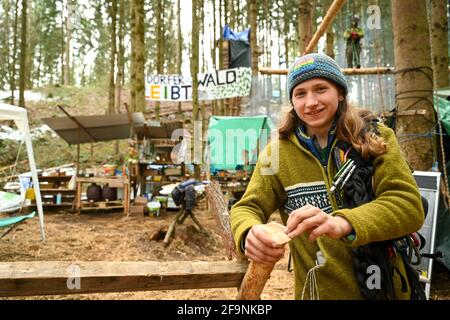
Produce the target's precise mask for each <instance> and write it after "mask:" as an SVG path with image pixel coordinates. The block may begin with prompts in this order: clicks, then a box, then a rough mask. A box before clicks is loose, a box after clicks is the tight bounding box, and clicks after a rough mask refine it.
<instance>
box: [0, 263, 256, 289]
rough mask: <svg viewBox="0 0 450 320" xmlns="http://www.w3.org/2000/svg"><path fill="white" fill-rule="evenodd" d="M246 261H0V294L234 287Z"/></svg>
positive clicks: (238, 282)
mask: <svg viewBox="0 0 450 320" xmlns="http://www.w3.org/2000/svg"><path fill="white" fill-rule="evenodd" d="M247 267H248V262H246V261H214V262H209V261H208V262H191V261H172V262H102V261H97V262H69V261H33V262H0V296H3V297H13V296H35V295H60V294H82V293H102V292H103V293H104V292H129V291H151V290H177V289H209V288H233V287H235V288H238V287H239V286H240V285H241V282H242V279H243V278H244V275H245V272H246V270H247Z"/></svg>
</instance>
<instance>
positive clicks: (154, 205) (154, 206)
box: [147, 201, 161, 217]
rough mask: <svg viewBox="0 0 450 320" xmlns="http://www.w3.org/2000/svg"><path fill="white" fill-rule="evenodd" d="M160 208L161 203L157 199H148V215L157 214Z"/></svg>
mask: <svg viewBox="0 0 450 320" xmlns="http://www.w3.org/2000/svg"><path fill="white" fill-rule="evenodd" d="M160 208H161V204H160V203H159V201H150V202H149V203H147V211H148V215H149V216H150V217H154V216H157V217H158V216H159V209H160Z"/></svg>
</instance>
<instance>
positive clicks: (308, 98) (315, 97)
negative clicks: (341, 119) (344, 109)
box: [292, 78, 342, 136]
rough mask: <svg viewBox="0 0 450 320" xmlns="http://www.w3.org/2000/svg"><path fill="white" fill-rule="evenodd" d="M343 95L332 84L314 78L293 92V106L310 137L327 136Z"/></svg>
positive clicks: (298, 86) (301, 84)
mask: <svg viewBox="0 0 450 320" xmlns="http://www.w3.org/2000/svg"><path fill="white" fill-rule="evenodd" d="M340 97H342V95H341V94H340V93H339V90H338V88H337V87H336V85H335V84H333V83H332V82H330V81H328V80H325V79H322V78H313V79H310V80H306V81H304V82H302V83H300V84H299V85H297V86H296V87H295V88H294V90H293V91H292V104H293V106H294V109H295V112H296V113H297V115H298V117H299V118H300V119H301V120H302V121H303V122H304V123H305V125H306V130H307V133H308V134H309V135H319V136H327V135H328V131H329V130H330V128H331V125H332V123H333V119H334V116H335V114H336V111H337V108H338V104H339V98H340Z"/></svg>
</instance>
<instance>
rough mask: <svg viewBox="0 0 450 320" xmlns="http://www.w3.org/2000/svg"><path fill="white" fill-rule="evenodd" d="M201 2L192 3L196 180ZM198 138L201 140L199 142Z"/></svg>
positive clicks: (199, 144) (197, 170)
mask: <svg viewBox="0 0 450 320" xmlns="http://www.w3.org/2000/svg"><path fill="white" fill-rule="evenodd" d="M198 8H199V0H193V1H192V46H191V77H192V122H193V124H194V135H193V138H194V139H193V141H192V146H194V165H195V167H194V168H195V179H200V175H199V173H200V171H199V169H198V166H199V164H200V163H201V159H202V158H201V151H200V154H198V153H197V152H196V151H197V150H198V149H197V148H199V149H201V146H202V142H201V133H200V134H199V133H198V132H196V131H197V130H198V129H201V124H200V126H199V125H198V121H199V120H200V113H199V105H198V70H199V61H198V54H199V31H200V30H199V21H198V13H199V10H198ZM196 137H199V138H200V139H199V140H197V139H196Z"/></svg>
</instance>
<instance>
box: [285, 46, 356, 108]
mask: <svg viewBox="0 0 450 320" xmlns="http://www.w3.org/2000/svg"><path fill="white" fill-rule="evenodd" d="M312 78H325V79H327V80H330V81H331V82H333V83H334V84H336V85H338V87H340V88H342V89H343V90H344V95H345V96H346V95H347V92H348V87H347V80H346V79H345V76H344V74H343V73H342V70H341V68H340V67H339V66H338V64H337V63H336V61H334V60H333V59H332V58H330V57H329V56H327V55H325V54H321V53H309V54H306V55H304V56H301V57H298V58H297V59H295V61H294V63H293V64H292V65H291V67H290V68H289V72H288V78H287V90H288V93H289V101H292V91H293V90H294V88H295V86H297V85H298V84H300V83H302V82H304V81H306V80H309V79H312Z"/></svg>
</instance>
